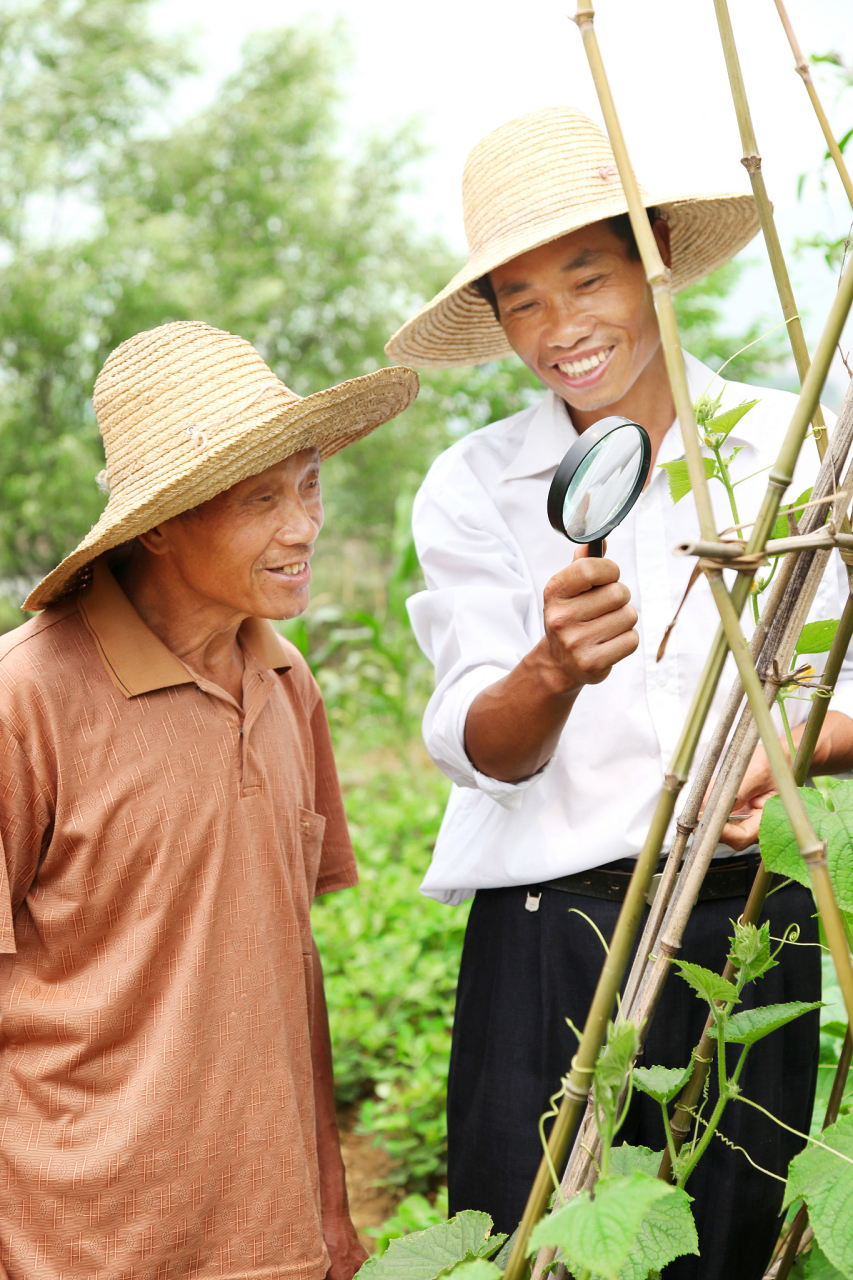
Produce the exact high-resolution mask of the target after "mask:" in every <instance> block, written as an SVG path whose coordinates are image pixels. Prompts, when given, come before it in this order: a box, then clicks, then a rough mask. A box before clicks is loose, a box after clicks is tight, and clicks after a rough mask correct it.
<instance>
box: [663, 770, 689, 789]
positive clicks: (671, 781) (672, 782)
mask: <svg viewBox="0 0 853 1280" xmlns="http://www.w3.org/2000/svg"><path fill="white" fill-rule="evenodd" d="M686 781H687V779H686V778H679V776H678V774H677V773H668V774H667V775H666V777H665V778H664V780H663V785H664V790H665V791H680V790H681V788H682V787H683V786H684V784H685V782H686Z"/></svg>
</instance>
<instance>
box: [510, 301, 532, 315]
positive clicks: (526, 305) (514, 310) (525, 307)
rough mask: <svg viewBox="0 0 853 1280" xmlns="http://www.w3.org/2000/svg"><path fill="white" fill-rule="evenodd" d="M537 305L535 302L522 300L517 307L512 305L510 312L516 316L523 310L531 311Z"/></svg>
mask: <svg viewBox="0 0 853 1280" xmlns="http://www.w3.org/2000/svg"><path fill="white" fill-rule="evenodd" d="M535 305H536V303H535V302H520V303H519V304H518V306H517V307H510V314H511V315H514V316H517V315H520V313H521V312H522V311H529V310H530V309H531V307H535Z"/></svg>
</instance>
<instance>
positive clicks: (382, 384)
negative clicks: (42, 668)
mask: <svg viewBox="0 0 853 1280" xmlns="http://www.w3.org/2000/svg"><path fill="white" fill-rule="evenodd" d="M211 332H215V331H211ZM246 345H247V346H248V344H246ZM119 350H120V349H119ZM269 386H270V392H269V394H270V395H273V396H276V394H277V391H278V390H279V389H280V395H278V396H277V398H278V399H279V403H277V404H270V403H269V402H267V403H266V404H265V403H264V402H263V400H261V401H260V403H258V404H257V405H256V406H255V407H254V409H253V410H252V411H251V412H250V413H249V414H247V415H245V416H241V418H240V421H239V422H237V423H235V424H234V426H233V428H231V429H230V430H227V431H222V432H220V433H218V435H217V439H216V441H215V442H214V443H212V444H210V445H209V446H207V447H205V448H204V449H201V450H199V451H196V453H195V456H193V457H191V458H190V459H189V460H188V461H186V462H184V463H182V464H180V465H178V466H177V467H176V466H175V465H174V459H170V458H168V457H166V458H164V459H163V460H162V462H161V464H160V465H159V467H158V468H151V467H146V468H144V469H143V475H142V478H141V480H140V482H139V483H138V484H135V483H134V482H133V477H131V478H130V480H129V481H128V482H127V483H125V484H123V485H122V487H121V489H120V490H119V491H116V492H112V493H111V494H110V498H109V501H108V503H107V505H106V507H105V509H104V511H103V514H102V515H101V517H100V519H99V520H98V522H97V524H95V525H94V526H93V527H92V529H91V530H90V531H89V533H88V534H87V535H86V537H85V538H84V539H83V541H82V542H81V543H80V545H79V546H78V547H77V548H76V550H74V551H73V552H72V553H71V555H69V556H67V557H66V558H65V559H64V560H63V561H62V563H61V564H60V565H58V566H57V568H56V569H54V570H53V571H52V573H49V574H48V575H47V577H46V578H44V579H43V580H42V582H40V583H39V585H38V586H37V587H36V588H35V590H34V591H32V592H31V593H30V595H29V596H28V598H27V599H26V600H25V601H24V605H23V608H25V609H33V610H35V609H44V608H46V607H47V605H49V604H53V603H54V602H55V601H57V600H60V599H61V598H62V597H63V596H67V595H69V594H71V593H72V592H73V591H77V590H79V589H80V588H82V587H83V586H85V585H86V584H87V582H88V581H89V580H90V578H91V566H92V561H94V560H95V559H97V557H98V556H100V555H102V554H103V553H104V552H105V551H109V550H111V549H112V548H113V547H117V546H120V545H121V544H122V543H123V542H127V541H129V540H130V539H131V538H135V537H137V536H138V535H139V534H140V533H146V532H147V531H148V530H149V529H152V528H153V527H154V526H155V525H157V524H160V523H161V522H162V521H164V520H169V519H171V518H172V517H173V516H177V515H180V514H181V513H182V512H184V511H189V510H191V509H192V508H193V507H197V506H199V505H200V504H201V503H202V502H207V501H208V500H209V499H210V498H214V497H216V495H217V494H218V493H222V492H224V490H226V489H230V488H231V486H232V485H235V484H238V483H239V482H240V481H241V480H246V479H248V478H249V476H253V475H257V474H258V473H259V472H261V471H264V470H265V469H266V468H267V467H271V466H273V464H274V463H276V462H281V461H282V460H283V459H284V458H287V457H290V455H291V454H294V453H298V452H299V451H300V450H301V449H306V448H308V447H309V446H311V445H315V446H316V447H317V448H318V449H319V450H320V456H321V457H322V458H329V457H331V456H332V455H333V454H335V453H338V452H340V450H341V449H345V448H346V447H347V445H350V444H353V443H354V442H355V441H356V440H360V439H362V438H363V437H364V436H366V435H369V434H370V432H371V431H374V430H375V429H376V428H377V427H379V426H381V425H382V423H383V422H388V421H389V420H390V419H391V418H394V417H396V416H397V414H399V413H402V412H403V410H404V409H406V408H408V406H409V405H410V404H411V403H412V401H413V400H414V399H415V396H416V395H417V393H418V376H417V374H416V373H415V372H414V371H413V370H412V369H407V368H402V367H400V366H392V367H391V368H385V369H378V370H376V372H375V373H368V374H365V375H364V376H363V377H360V378H351V379H350V380H349V381H347V382H342V383H340V384H339V385H338V386H336V387H329V388H327V389H326V390H324V391H318V392H317V393H316V394H314V395H311V396H306V397H304V399H300V398H299V397H296V396H294V395H293V393H291V392H288V391H287V389H286V388H285V387H284V386H283V384H281V383H270V384H269Z"/></svg>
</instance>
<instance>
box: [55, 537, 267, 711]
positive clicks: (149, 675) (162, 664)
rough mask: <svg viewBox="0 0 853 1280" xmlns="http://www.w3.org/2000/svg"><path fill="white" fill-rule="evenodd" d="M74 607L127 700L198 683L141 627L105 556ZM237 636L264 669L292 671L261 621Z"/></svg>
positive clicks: (248, 623) (245, 626) (246, 624)
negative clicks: (156, 691) (160, 690)
mask: <svg viewBox="0 0 853 1280" xmlns="http://www.w3.org/2000/svg"><path fill="white" fill-rule="evenodd" d="M77 607H78V609H79V611H80V616H81V618H82V620H83V624H84V626H85V627H86V629H87V631H88V632H89V634H90V635H91V636H92V638H93V640H94V641H95V644H96V646H97V649H98V654H99V656H100V658H101V661H102V662H103V664H104V667H105V668H106V670H107V674H108V675H109V677H110V679H111V680H112V682H113V684H114V685H116V687H117V688H118V689H120V690H121V692H122V693H123V694H124V696H125V697H126V698H135V697H137V696H138V695H139V694H142V693H153V692H154V690H155V689H170V688H173V687H174V686H176V685H181V684H195V683H196V679H195V677H194V676H193V675H192V674H191V673H190V671H189V670H188V669H187V667H185V666H184V664H183V663H182V662H181V660H180V658H178V657H176V655H175V654H174V653H172V651H171V649H168V648H167V647H166V645H164V644H163V641H162V640H160V639H159V638H158V637H157V636H155V634H154V632H153V631H152V630H151V629H150V628H149V627H147V626H146V625H145V623H144V622H143V621H142V618H140V616H139V614H138V613H137V612H136V610H135V609H134V607H133V605H132V604H131V603H130V601H129V600H128V598H127V596H126V595H125V594H124V592H123V591H122V589H121V587H120V586H119V584H118V583H117V582H116V580H115V578H114V577H113V575H112V573H111V572H110V569H109V566H108V565H107V562H106V558H105V557H104V556H99V558H98V559H97V560H95V562H94V564H93V566H92V581H91V583H90V584H89V586H88V587H86V588H85V589H84V590H83V591H81V592H80V595H79V597H78V600H77ZM238 634H239V636H240V642H241V643H242V645H243V647H244V648H245V649H247V650H248V651H249V653H251V654H252V655H253V656H254V657H255V658H257V660H258V661H259V662H260V663H261V664H262V665H263V666H265V667H269V668H270V669H271V670H273V671H287V670H288V669H289V668H290V666H291V662H290V660H289V658H288V656H287V651H286V649H285V646H284V643H283V642H282V639H281V637H280V636H279V635H278V633H277V632H276V631H275V629H274V628H273V626H272V625H271V624H270V623H269V622H268V621H267V620H266V619H265V618H247V619H246V620H245V622H244V623H243V624H242V626H241V627H240V630H239V633H238Z"/></svg>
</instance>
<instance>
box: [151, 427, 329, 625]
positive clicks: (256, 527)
mask: <svg viewBox="0 0 853 1280" xmlns="http://www.w3.org/2000/svg"><path fill="white" fill-rule="evenodd" d="M322 525H323V502H322V498H321V496H320V454H319V451H318V450H317V449H316V448H310V449H303V450H302V451H301V452H300V453H295V454H293V455H292V456H291V457H289V458H285V460H284V461H283V462H278V463H276V464H275V465H274V466H272V467H268V468H267V469H266V471H262V472H260V474H259V475H256V476H251V477H250V478H249V479H248V480H241V481H240V483H239V484H235V485H234V486H233V487H232V488H230V489H227V490H226V491H225V492H224V493H220V494H218V495H217V496H216V497H215V498H211V500H210V501H209V502H205V503H203V504H202V505H201V506H200V507H197V508H196V509H195V510H194V511H190V512H187V513H185V514H184V515H182V516H176V517H175V518H174V519H172V520H167V521H164V522H163V524H161V525H159V526H158V527H157V529H154V530H152V531H151V532H150V533H148V534H144V535H143V537H142V538H140V542H142V543H143V544H144V545H145V546H146V547H147V548H148V549H149V550H150V551H153V552H155V554H158V555H160V556H163V555H167V556H168V557H169V559H170V560H171V564H170V570H171V573H172V574H176V575H177V576H178V577H179V578H180V579H181V581H182V585H183V587H184V589H185V591H186V589H189V592H190V594H191V596H194V597H195V598H196V599H197V600H198V601H199V603H201V602H205V603H207V604H208V605H214V606H216V605H219V606H222V607H224V608H225V609H228V610H233V611H234V612H235V613H240V614H244V615H246V616H252V617H256V618H293V617H296V615H297V614H299V613H302V612H304V610H305V609H306V608H307V606H308V599H309V584H310V582H311V567H310V565H309V560H310V559H311V556H312V555H313V552H314V541H315V539H316V537H317V534H318V533H319V532H320V529H321V528H322Z"/></svg>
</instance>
